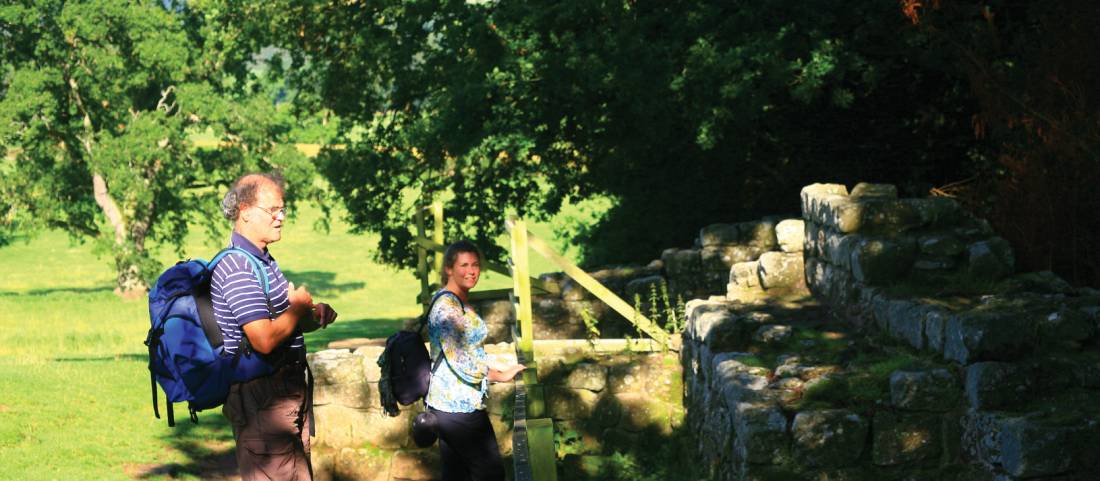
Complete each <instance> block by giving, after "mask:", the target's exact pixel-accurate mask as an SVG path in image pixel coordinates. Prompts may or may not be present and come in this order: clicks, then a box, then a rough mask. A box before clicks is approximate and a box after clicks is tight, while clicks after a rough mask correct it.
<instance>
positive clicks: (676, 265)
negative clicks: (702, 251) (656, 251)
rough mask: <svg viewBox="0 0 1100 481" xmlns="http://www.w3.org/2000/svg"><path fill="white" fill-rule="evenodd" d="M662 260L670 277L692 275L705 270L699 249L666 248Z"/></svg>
mask: <svg viewBox="0 0 1100 481" xmlns="http://www.w3.org/2000/svg"><path fill="white" fill-rule="evenodd" d="M661 261H662V262H664V264H665V272H667V273H668V277H684V276H692V275H696V274H697V273H698V272H699V271H702V270H703V264H702V258H701V257H700V255H699V250H698V249H666V250H665V251H664V252H663V253H661Z"/></svg>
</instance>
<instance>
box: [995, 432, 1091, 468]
mask: <svg viewBox="0 0 1100 481" xmlns="http://www.w3.org/2000/svg"><path fill="white" fill-rule="evenodd" d="M1073 434H1074V430H1073V429H1072V428H1067V427H1052V426H1043V425H1040V424H1038V423H1036V422H1033V421H1030V420H1028V419H1023V418H1016V419H1010V420H1007V421H1005V422H1004V423H1003V424H1002V433H1001V464H1002V466H1004V469H1005V471H1007V472H1008V473H1009V474H1011V475H1013V476H1018V477H1021V478H1032V477H1038V476H1050V475H1055V474H1061V473H1065V472H1067V471H1068V470H1069V468H1070V467H1071V465H1072V461H1073V457H1072V456H1070V455H1068V453H1067V452H1066V451H1067V447H1069V446H1072V439H1073Z"/></svg>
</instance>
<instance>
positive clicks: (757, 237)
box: [737, 220, 779, 250]
mask: <svg viewBox="0 0 1100 481" xmlns="http://www.w3.org/2000/svg"><path fill="white" fill-rule="evenodd" d="M775 224H776V223H775V222H774V221H770V220H761V221H755V222H741V223H738V224H737V230H738V235H739V236H740V238H741V241H740V243H741V244H743V245H750V246H755V247H760V248H763V249H764V250H771V249H774V248H775V247H776V246H778V245H779V240H778V239H776V237H775Z"/></svg>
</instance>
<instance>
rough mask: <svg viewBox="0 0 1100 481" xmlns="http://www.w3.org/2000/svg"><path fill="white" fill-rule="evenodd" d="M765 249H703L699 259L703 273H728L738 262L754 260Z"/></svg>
mask: <svg viewBox="0 0 1100 481" xmlns="http://www.w3.org/2000/svg"><path fill="white" fill-rule="evenodd" d="M764 252H767V250H766V249H764V248H762V247H756V246H714V247H704V248H703V249H702V250H700V251H699V257H700V260H701V262H702V265H703V270H704V271H712V272H714V271H717V272H723V273H725V272H729V270H730V267H733V265H734V264H736V263H738V262H748V261H752V260H756V259H757V258H758V257H760V255H761V254H762V253H764Z"/></svg>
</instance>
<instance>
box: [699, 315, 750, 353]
mask: <svg viewBox="0 0 1100 481" xmlns="http://www.w3.org/2000/svg"><path fill="white" fill-rule="evenodd" d="M698 324H699V325H700V327H701V329H699V331H702V332H699V331H697V332H698V333H699V334H701V335H702V339H699V341H701V342H702V343H703V344H704V345H705V346H707V347H708V348H710V350H711V351H713V352H727V351H736V350H738V349H741V348H743V347H744V346H745V344H746V343H747V342H748V341H749V336H750V335H751V334H752V332H753V331H754V330H755V329H756V327H757V326H751V329H752V330H750V326H749V325H748V322H746V321H744V319H743V318H740V317H737V316H736V315H735V314H734V313H732V312H729V311H726V312H724V313H723V312H720V311H719V312H711V313H706V314H703V315H701V316H700V319H699V322H698Z"/></svg>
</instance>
